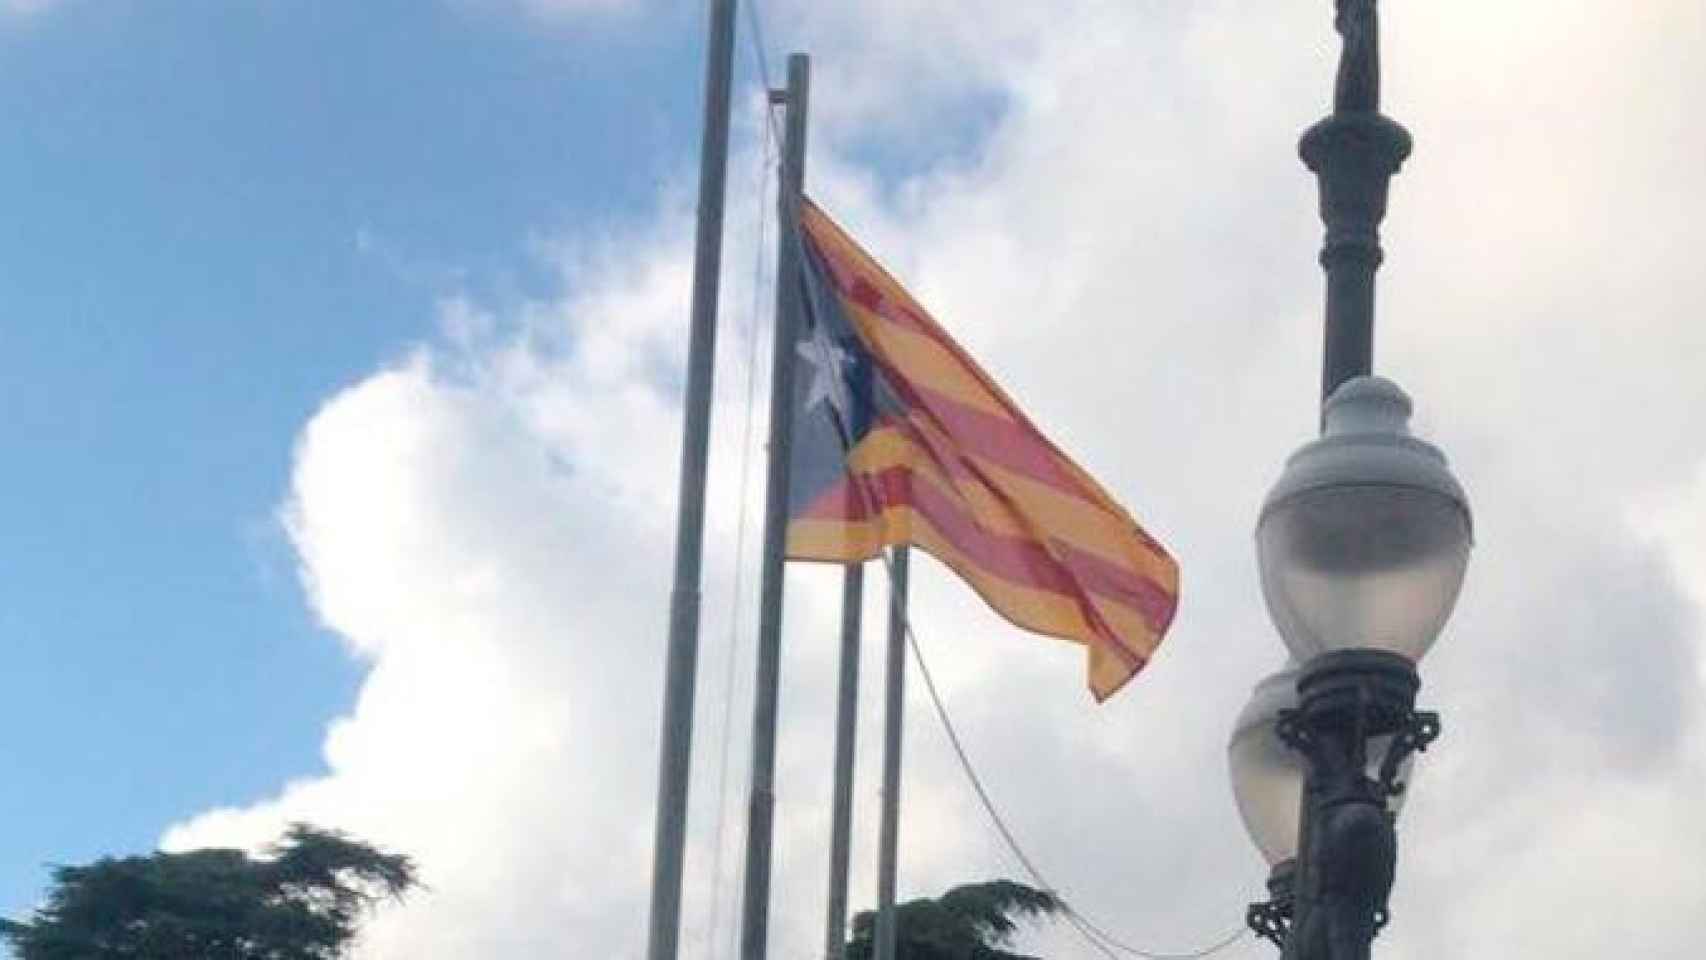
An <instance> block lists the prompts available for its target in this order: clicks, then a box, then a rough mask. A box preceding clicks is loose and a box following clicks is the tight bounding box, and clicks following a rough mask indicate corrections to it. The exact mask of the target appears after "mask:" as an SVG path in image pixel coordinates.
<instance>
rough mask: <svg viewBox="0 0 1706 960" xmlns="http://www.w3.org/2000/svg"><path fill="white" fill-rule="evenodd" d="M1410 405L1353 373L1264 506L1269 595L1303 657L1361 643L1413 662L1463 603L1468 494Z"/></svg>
mask: <svg viewBox="0 0 1706 960" xmlns="http://www.w3.org/2000/svg"><path fill="white" fill-rule="evenodd" d="M1410 409H1411V406H1410V398H1409V397H1408V396H1406V395H1405V394H1404V391H1403V390H1401V389H1399V387H1398V385H1397V384H1395V383H1393V382H1391V381H1390V380H1386V379H1384V378H1381V377H1357V378H1355V379H1352V380H1348V381H1346V382H1345V383H1344V384H1343V385H1342V386H1340V387H1339V389H1338V390H1336V391H1334V392H1333V395H1332V397H1330V398H1329V399H1328V400H1327V404H1326V407H1325V410H1324V413H1325V427H1324V429H1323V431H1322V435H1321V437H1320V438H1319V439H1317V440H1315V441H1313V442H1311V443H1309V444H1306V445H1305V446H1304V447H1303V448H1302V449H1300V450H1299V451H1298V452H1297V453H1295V454H1293V455H1292V457H1291V459H1290V460H1289V461H1287V463H1286V469H1285V472H1284V473H1283V474H1281V476H1280V479H1279V482H1278V483H1276V484H1275V485H1274V488H1273V490H1272V491H1271V492H1269V494H1268V497H1267V501H1266V502H1265V503H1264V504H1263V505H1262V515H1261V520H1260V521H1259V522H1258V523H1257V526H1256V553H1257V559H1258V562H1259V564H1260V567H1261V574H1262V595H1263V597H1264V599H1265V600H1266V601H1267V605H1268V612H1269V614H1270V615H1271V616H1272V617H1273V620H1274V625H1275V626H1276V627H1277V628H1278V629H1279V632H1280V636H1281V637H1282V638H1283V639H1284V640H1285V644H1286V647H1287V648H1288V649H1290V650H1291V653H1292V655H1293V656H1294V657H1295V658H1296V659H1298V660H1299V661H1301V662H1308V661H1309V660H1310V659H1312V658H1313V657H1316V656H1318V655H1320V654H1323V653H1327V652H1329V651H1333V650H1346V649H1359V648H1361V649H1374V650H1385V651H1389V652H1391V653H1395V654H1398V655H1400V656H1402V657H1404V658H1406V659H1408V660H1410V661H1411V662H1415V661H1417V660H1420V659H1421V657H1422V656H1423V654H1425V653H1427V651H1428V648H1429V647H1431V646H1432V645H1433V642H1434V640H1435V639H1436V638H1437V637H1438V636H1439V632H1440V630H1441V628H1443V627H1444V626H1445V622H1446V620H1447V618H1449V617H1450V616H1451V611H1452V608H1453V607H1454V606H1455V605H1456V603H1457V594H1458V591H1459V590H1460V589H1461V588H1462V586H1463V575H1464V573H1465V572H1466V571H1467V569H1468V565H1469V548H1470V545H1471V542H1472V539H1473V535H1472V529H1471V521H1470V514H1469V503H1468V499H1467V498H1466V497H1465V496H1464V493H1463V488H1462V487H1461V486H1459V485H1458V483H1457V480H1456V478H1454V477H1453V476H1452V475H1451V471H1450V469H1449V468H1448V467H1447V466H1446V462H1445V457H1444V455H1442V454H1441V453H1440V452H1439V450H1438V449H1437V448H1436V447H1434V446H1433V445H1431V444H1428V443H1425V442H1423V441H1421V440H1418V439H1416V438H1415V437H1412V436H1410V429H1409V419H1410Z"/></svg>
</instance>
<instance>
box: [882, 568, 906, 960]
mask: <svg viewBox="0 0 1706 960" xmlns="http://www.w3.org/2000/svg"><path fill="white" fill-rule="evenodd" d="M910 555H911V551H909V550H908V549H907V548H906V547H904V546H901V547H895V548H894V560H893V562H892V563H891V564H890V565H889V646H888V663H887V673H888V676H887V681H886V682H887V689H886V690H885V691H884V694H883V700H884V706H883V820H882V827H881V832H880V833H879V834H878V848H879V849H878V853H877V958H876V960H895V940H896V933H897V930H896V923H895V920H896V918H895V914H894V887H895V873H896V869H897V863H896V859H897V855H898V853H899V845H900V748H901V727H902V721H903V719H904V718H903V714H902V711H903V710H904V709H905V706H906V595H907V580H908V577H907V567H908V558H909V556H910Z"/></svg>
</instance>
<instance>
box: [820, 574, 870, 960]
mask: <svg viewBox="0 0 1706 960" xmlns="http://www.w3.org/2000/svg"><path fill="white" fill-rule="evenodd" d="M864 602H865V567H864V565H863V564H854V565H852V566H849V567H848V568H847V573H846V575H845V577H844V578H843V580H842V581H841V682H840V686H839V689H838V691H837V693H836V700H835V798H834V806H833V807H832V810H831V813H830V829H829V916H828V922H827V923H826V924H825V928H826V929H825V933H824V938H825V944H824V956H825V957H827V958H828V960H841V958H842V954H843V953H844V952H845V950H846V947H847V860H848V855H849V847H850V843H849V840H850V836H851V832H852V827H853V742H854V738H855V735H856V734H855V727H856V724H857V723H858V719H859V619H860V614H862V613H863V609H862V608H863V606H864Z"/></svg>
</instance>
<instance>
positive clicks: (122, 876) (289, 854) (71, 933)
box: [0, 823, 419, 960]
mask: <svg viewBox="0 0 1706 960" xmlns="http://www.w3.org/2000/svg"><path fill="white" fill-rule="evenodd" d="M267 854H268V855H267V856H265V857H261V858H255V857H250V856H249V855H248V854H247V853H245V852H243V851H241V850H223V849H208V850H192V851H188V852H184V853H155V854H153V855H152V856H147V857H125V858H122V859H115V858H110V857H109V858H104V859H101V860H98V861H96V862H95V863H92V864H89V865H88V866H61V867H56V868H55V869H54V871H53V886H52V889H51V890H50V892H49V894H48V897H47V901H46V902H45V903H44V904H43V905H42V906H41V907H40V908H39V909H37V910H36V911H35V913H34V915H33V916H32V917H31V918H30V919H29V920H28V921H25V922H15V921H10V920H0V938H4V939H5V940H7V941H9V942H10V943H11V944H12V946H13V948H14V949H15V950H16V951H17V954H18V957H19V958H20V960H119V958H126V960H129V958H137V960H156V958H158V960H167V958H171V960H188V958H192V957H193V958H197V960H335V958H337V957H341V956H344V955H345V952H346V950H347V948H348V947H349V946H350V944H351V943H352V942H353V941H354V939H355V936H356V934H357V932H358V928H359V925H360V922H361V920H362V919H363V918H364V917H365V916H366V915H367V913H368V912H369V911H370V910H371V909H372V908H374V907H376V906H378V905H379V904H380V903H383V902H385V901H392V900H397V901H400V900H401V899H402V898H403V897H404V896H405V895H406V894H407V893H408V892H409V891H410V890H412V889H414V888H415V887H416V886H417V885H418V884H419V879H418V877H417V875H416V869H415V865H414V862H413V861H412V860H410V859H409V858H408V857H407V856H404V855H401V854H388V853H384V852H382V851H380V850H378V849H376V848H374V847H372V846H370V845H368V844H366V843H362V842H361V841H358V840H354V839H351V838H350V837H348V836H346V835H344V834H342V833H339V832H336V831H329V830H322V829H319V828H316V827H312V826H309V825H307V824H300V823H299V824H293V825H291V827H290V828H289V829H288V830H287V831H286V832H285V834H284V838H283V839H282V840H281V841H280V842H279V843H277V844H276V845H274V846H273V847H272V848H270V849H269V850H268V851H267Z"/></svg>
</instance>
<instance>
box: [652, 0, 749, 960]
mask: <svg viewBox="0 0 1706 960" xmlns="http://www.w3.org/2000/svg"><path fill="white" fill-rule="evenodd" d="M734 28H735V0H712V4H711V19H710V27H709V29H710V37H709V43H708V45H707V48H706V58H705V120H704V140H703V142H702V143H701V145H700V159H699V221H698V227H697V230H698V233H697V237H696V246H695V248H694V254H693V315H692V316H693V318H692V326H691V330H690V333H689V335H688V346H687V398H686V424H685V426H684V428H683V432H682V439H681V493H680V498H679V500H678V505H677V508H676V510H677V513H676V532H675V585H674V588H673V589H672V590H671V592H670V598H669V649H668V653H667V658H668V663H667V666H666V667H665V674H664V688H663V731H662V735H661V737H660V743H659V747H658V755H659V756H658V799H657V823H656V825H655V827H654V829H653V842H652V900H651V914H650V923H649V927H648V931H647V940H646V956H647V957H648V958H649V960H676V955H677V951H678V948H679V942H680V938H681V873H682V864H683V862H684V860H685V853H686V845H687V789H688V785H689V782H690V779H691V776H692V768H693V694H694V686H695V684H696V682H697V674H698V671H699V583H700V561H701V560H702V559H703V556H704V552H705V551H704V547H705V473H706V467H707V464H708V462H709V452H710V434H711V374H712V368H713V361H714V359H715V357H716V353H717V296H718V292H719V290H718V287H719V281H720V279H721V276H722V264H723V194H724V191H725V190H726V188H727V184H728V164H729V90H730V87H731V85H732V78H733V73H734V36H735V29H734Z"/></svg>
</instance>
